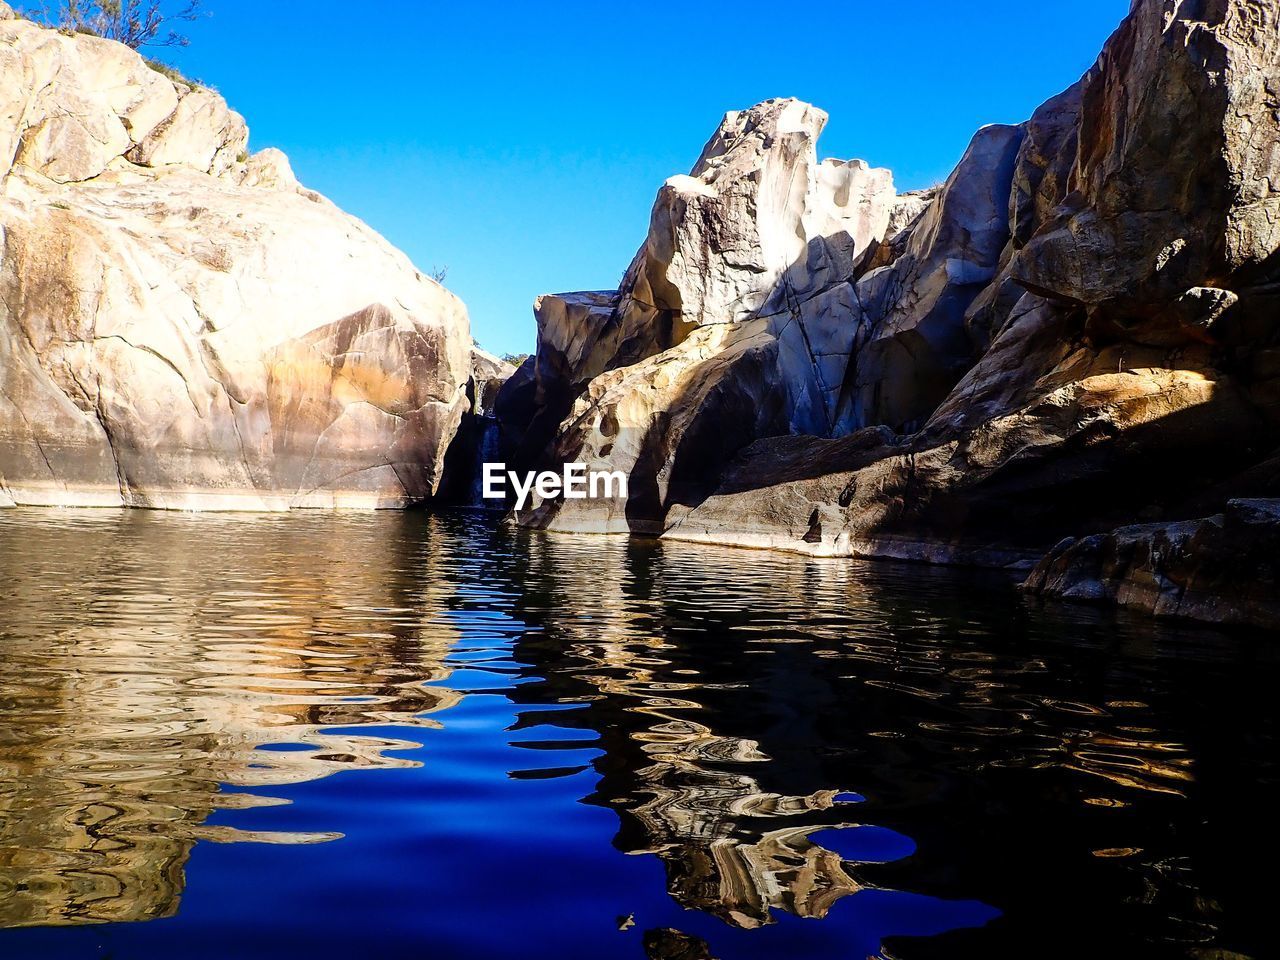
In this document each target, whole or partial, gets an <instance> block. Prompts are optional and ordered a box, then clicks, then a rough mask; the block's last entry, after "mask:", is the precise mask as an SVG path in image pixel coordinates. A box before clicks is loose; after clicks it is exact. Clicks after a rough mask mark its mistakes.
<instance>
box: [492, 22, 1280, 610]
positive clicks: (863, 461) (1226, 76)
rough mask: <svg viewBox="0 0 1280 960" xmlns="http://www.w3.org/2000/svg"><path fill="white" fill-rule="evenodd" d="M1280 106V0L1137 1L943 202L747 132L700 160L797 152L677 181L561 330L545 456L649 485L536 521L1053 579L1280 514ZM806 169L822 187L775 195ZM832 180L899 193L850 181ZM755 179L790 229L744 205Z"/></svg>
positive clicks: (762, 123) (981, 146)
mask: <svg viewBox="0 0 1280 960" xmlns="http://www.w3.org/2000/svg"><path fill="white" fill-rule="evenodd" d="M1278 91H1280V8H1277V7H1276V5H1274V4H1271V3H1226V2H1223V0H1194V2H1191V0H1188V2H1181V3H1174V2H1166V0H1136V2H1135V3H1134V4H1133V6H1132V9H1131V11H1130V14H1129V16H1128V17H1127V18H1126V20H1125V21H1124V22H1123V23H1122V24H1121V26H1120V27H1119V28H1118V30H1117V31H1116V33H1115V34H1114V35H1113V36H1112V37H1111V39H1110V40H1109V41H1108V42H1107V44H1106V46H1105V48H1104V50H1103V52H1102V54H1101V56H1100V58H1099V59H1098V61H1097V63H1096V65H1095V66H1094V67H1093V68H1091V69H1090V70H1089V71H1088V72H1087V73H1086V74H1085V76H1084V77H1083V78H1081V80H1080V81H1079V82H1078V83H1077V84H1075V85H1073V86H1072V87H1071V88H1070V89H1068V90H1066V91H1065V92H1063V93H1062V94H1061V95H1059V96H1057V97H1055V98H1053V99H1051V100H1050V101H1048V102H1047V103H1045V104H1044V105H1043V106H1042V107H1041V108H1040V109H1039V110H1037V111H1036V112H1035V114H1034V115H1033V116H1032V117H1031V118H1030V119H1029V120H1028V121H1027V122H1026V123H1023V124H1020V125H1017V126H994V127H986V128H983V129H982V130H980V131H979V132H978V133H977V135H976V136H975V137H974V140H973V142H972V143H971V144H970V147H969V149H968V151H967V153H966V154H965V157H964V158H963V159H962V161H961V162H960V164H959V165H958V167H957V168H956V170H955V172H954V173H953V174H952V175H951V177H950V178H948V180H947V182H946V183H945V184H943V185H942V186H941V187H940V188H937V189H935V190H932V191H928V192H924V193H916V194H904V195H902V196H901V197H898V196H895V195H894V194H893V192H892V189H891V187H889V181H888V177H887V175H886V174H883V173H882V172H879V171H869V170H866V169H865V168H861V167H860V166H859V165H856V164H854V165H839V164H836V165H832V166H831V167H830V168H829V167H828V166H827V165H819V164H817V163H816V162H815V160H814V158H813V157H812V156H811V155H810V154H808V153H807V152H804V151H797V150H796V148H795V143H794V140H793V139H791V138H790V137H789V135H788V134H787V133H786V131H791V130H792V129H793V128H794V127H795V126H796V125H799V126H801V127H804V124H803V123H799V122H798V121H799V118H803V117H806V116H812V115H813V113H812V112H811V109H810V108H806V107H803V106H802V105H790V106H788V107H786V108H785V110H781V111H780V110H779V108H778V105H777V104H778V103H779V102H777V101H775V102H770V103H769V104H763V105H761V106H760V107H757V108H753V110H751V111H746V112H745V114H736V115H735V114H731V115H730V116H729V117H727V118H726V122H725V124H724V125H722V128H721V131H720V132H718V133H717V136H716V137H715V138H713V140H712V143H711V145H710V146H709V147H708V154H710V155H715V154H716V151H717V149H720V148H719V147H717V146H716V145H717V144H724V143H731V144H737V143H739V140H738V139H735V138H740V139H741V141H742V142H746V143H751V142H752V141H751V138H750V136H746V135H744V134H743V133H742V131H748V130H753V129H757V130H758V129H762V128H765V127H766V126H767V125H768V124H770V123H772V124H774V125H777V126H778V127H779V130H778V133H777V134H774V133H766V134H765V136H764V137H763V139H761V140H759V141H758V142H757V144H756V145H755V146H754V147H752V148H750V149H754V150H755V152H754V153H751V152H749V150H748V148H746V147H738V146H730V147H728V148H727V153H726V154H724V156H729V157H730V159H729V160H721V169H722V171H723V173H724V174H726V175H727V174H732V176H728V177H721V178H714V177H713V178H710V179H709V178H708V173H707V170H706V169H703V168H702V166H701V165H702V164H703V163H704V162H705V159H706V156H707V155H708V154H704V160H703V161H700V166H699V167H695V171H694V176H693V177H692V178H675V179H674V181H669V182H668V184H667V186H665V187H664V188H663V192H662V193H660V195H659V200H658V203H657V204H656V206H655V212H654V217H653V220H652V223H651V225H650V233H649V237H648V239H647V240H646V243H645V246H644V248H643V249H642V251H641V253H640V254H639V255H638V256H637V259H636V261H635V262H634V263H633V264H632V267H631V269H630V270H629V271H628V272H627V275H626V279H624V282H623V285H622V288H621V289H620V291H619V292H618V294H617V300H616V302H614V301H612V300H609V299H608V298H605V297H603V296H602V298H601V301H600V303H599V306H598V308H597V312H596V314H595V315H594V318H593V320H592V321H591V323H589V324H586V325H581V326H580V325H577V324H575V323H574V321H573V319H572V318H571V316H570V315H569V314H568V313H567V312H566V313H565V319H564V320H563V321H562V322H561V324H560V326H561V327H562V329H560V330H558V332H557V334H556V338H557V342H560V343H586V342H587V341H590V342H592V343H594V344H603V346H601V347H599V348H598V349H596V352H595V353H593V354H592V359H591V360H590V361H589V362H582V363H576V362H574V361H573V360H572V359H571V360H570V362H569V363H568V364H567V365H563V364H562V367H563V368H565V369H567V370H568V371H569V373H568V374H567V375H557V376H549V377H547V382H548V383H552V382H554V383H555V384H556V385H557V389H560V390H561V397H562V404H563V406H562V409H561V410H559V411H556V413H557V415H558V416H559V423H558V426H556V427H555V428H554V429H549V430H548V429H547V426H546V423H545V422H544V424H543V428H544V431H545V434H544V435H540V436H537V437H535V438H534V443H533V445H534V446H535V447H537V448H539V449H541V450H542V451H544V455H545V456H546V457H547V459H549V460H553V461H554V460H559V459H583V460H586V461H587V462H588V463H589V464H593V465H595V466H596V467H597V468H599V467H608V468H611V469H622V470H626V471H628V472H629V473H630V475H631V488H632V489H631V496H630V498H629V499H628V501H627V502H625V503H618V502H613V503H608V504H599V503H596V504H594V505H592V504H588V505H587V506H585V507H582V506H579V503H580V502H578V503H574V504H573V505H570V506H565V505H563V504H561V503H556V502H553V503H549V504H544V505H543V506H541V507H540V508H539V509H538V510H536V511H534V512H533V513H532V514H530V515H528V516H522V517H521V518H520V519H521V520H522V521H523V522H527V523H532V524H535V525H546V526H553V527H557V526H558V527H569V528H572V529H583V530H591V529H594V530H626V529H630V530H642V531H647V532H655V533H660V534H661V535H662V536H665V537H669V538H677V539H693V540H706V541H715V542H724V543H736V544H741V545H746V546H767V547H773V548H782V549H790V550H798V551H804V552H809V553H815V554H826V555H847V554H857V555H869V556H885V555H888V556H899V557H909V558H913V559H922V560H934V561H948V562H974V563H984V564H999V565H1014V566H1025V567H1030V566H1031V565H1032V564H1033V563H1034V561H1035V559H1036V558H1038V557H1040V556H1042V555H1043V554H1044V552H1045V550H1047V549H1048V548H1049V547H1050V546H1051V545H1052V544H1054V543H1056V542H1058V541H1060V540H1061V539H1062V538H1064V537H1068V536H1070V537H1077V538H1085V539H1084V540H1082V541H1081V542H1086V543H1092V542H1093V541H1092V540H1089V539H1088V538H1090V537H1093V536H1095V535H1107V536H1113V537H1115V538H1119V540H1123V541H1124V542H1126V543H1128V542H1130V541H1131V540H1132V537H1133V536H1134V535H1132V534H1131V533H1126V534H1124V535H1123V536H1122V535H1121V533H1120V532H1117V533H1115V534H1109V533H1108V531H1111V530H1112V529H1114V528H1117V527H1125V528H1126V529H1131V527H1130V525H1132V524H1133V523H1135V522H1142V523H1148V524H1157V525H1162V526H1161V529H1169V530H1173V529H1175V528H1178V527H1177V525H1178V524H1181V523H1185V522H1191V521H1196V518H1202V517H1205V516H1208V515H1211V514H1218V513H1222V514H1223V515H1224V516H1230V510H1228V509H1227V503H1228V501H1229V500H1240V499H1249V498H1252V499H1253V500H1254V501H1256V500H1257V498H1260V497H1261V498H1268V497H1276V496H1278V495H1280V456H1277V454H1278V453H1280V325H1277V323H1276V318H1277V317H1280V252H1278V251H1280V99H1277V98H1278V97H1280V94H1278ZM743 116H746V117H748V118H754V119H753V120H750V121H748V122H746V123H743V122H742V120H741V118H742V117H743ZM784 116H785V117H787V118H789V120H788V122H786V123H783V117H784ZM806 129H808V128H806ZM813 135H816V130H814V131H813ZM809 139H812V137H810V138H809ZM739 150H743V151H748V152H736V151H739ZM766 158H767V159H766ZM788 167H789V169H791V170H793V171H794V175H793V176H792V177H790V178H787V179H786V182H787V183H788V184H799V183H801V182H803V189H801V188H800V187H799V186H793V188H792V189H791V191H790V192H788V191H785V190H781V189H777V188H773V187H772V186H771V188H770V189H764V185H774V184H776V183H778V182H779V181H778V180H777V179H776V178H775V177H774V176H772V175H771V174H770V172H771V171H774V172H776V171H777V170H779V169H783V168H788ZM827 169H833V170H845V171H849V173H848V176H849V177H850V178H851V182H860V183H863V184H864V185H865V184H869V183H871V182H875V183H877V184H881V186H879V187H876V188H872V187H870V186H864V187H863V188H861V190H860V191H859V189H854V188H852V187H851V188H850V189H847V190H845V189H843V188H837V189H835V190H834V191H831V192H830V193H827V192H824V188H823V187H822V186H821V184H822V183H823V173H822V171H824V170H827ZM855 170H861V173H860V174H856V175H855V174H854V173H853V171H855ZM731 183H738V184H739V185H738V186H736V187H731V186H730V184H731ZM754 189H759V190H760V191H761V193H760V196H761V197H763V198H764V199H761V200H759V201H758V202H757V201H752V202H750V203H747V204H746V206H745V209H753V210H768V211H769V215H770V217H771V219H772V220H773V221H774V222H775V223H777V224H779V225H783V227H780V228H779V229H778V230H777V231H776V232H775V233H773V234H771V233H770V231H767V230H766V231H760V230H756V231H755V232H754V233H753V232H752V230H751V229H748V228H747V226H745V225H744V224H749V223H750V222H751V221H750V218H744V217H742V216H741V215H740V214H739V213H738V212H737V211H739V210H740V209H742V208H743V207H742V206H741V205H740V204H739V203H738V200H737V198H738V197H739V196H740V195H742V194H746V195H748V196H751V195H752V194H751V191H752V190H754ZM855 194H856V195H858V196H860V197H861V199H860V200H859V201H858V202H857V203H850V202H846V201H847V198H851V197H853V196H854V195H855ZM779 198H784V199H783V200H781V201H780V200H779ZM779 203H781V204H782V207H784V208H785V209H780V208H779ZM833 205H834V206H835V207H836V208H838V209H840V210H843V211H844V215H843V219H841V218H840V217H837V218H836V221H835V222H838V223H839V227H838V228H834V229H833V227H832V223H833V221H832V220H831V219H829V218H823V217H822V216H817V215H815V211H816V210H819V209H822V210H830V209H832V206H833ZM854 209H857V210H858V211H860V213H859V214H858V215H857V216H853V215H852V213H851V211H852V210H854ZM688 211H693V212H695V213H696V218H695V223H696V225H697V226H696V228H694V229H685V228H684V227H683V226H682V225H683V223H684V221H683V220H682V219H681V214H682V213H686V212H688ZM820 224H824V225H820ZM786 225H791V226H792V227H793V229H792V233H794V234H795V235H796V236H797V237H798V238H802V241H803V249H804V254H803V255H797V253H796V248H795V247H794V246H792V247H790V248H788V253H787V256H789V257H790V260H789V262H787V263H786V264H785V265H778V259H777V258H773V259H771V257H770V253H769V251H770V250H771V249H772V248H771V247H770V246H769V244H768V243H767V242H765V241H764V240H762V239H760V238H761V237H763V236H770V235H776V236H781V235H782V234H783V233H784V232H786V231H785V229H784V227H785V226H786ZM795 225H799V226H798V227H796V226H795ZM782 259H786V257H785V256H784V257H783V258H782ZM686 264H692V265H695V266H696V269H693V270H691V271H690V270H684V269H683V266H684V265H686ZM740 264H743V265H747V270H748V273H750V274H752V275H753V276H755V277H758V278H759V279H760V281H761V282H760V284H759V285H753V284H752V282H751V281H750V280H749V279H748V278H744V277H740V276H739V275H738V274H737V273H736V272H735V271H736V269H737V266H738V265H740ZM654 265H656V266H657V267H658V270H657V274H656V275H657V276H658V277H661V278H665V279H667V280H669V281H670V285H671V287H674V288H676V290H677V291H678V295H673V294H672V293H671V292H670V290H669V289H668V287H665V286H663V283H662V282H655V281H654V280H653V279H650V277H651V269H652V267H653V266H654ZM691 278H699V279H700V281H701V285H693V286H691V283H692V279H691ZM766 288H767V289H766ZM637 302H639V303H641V304H642V305H643V310H648V312H647V313H644V312H643V310H642V308H641V307H638V306H635V304H636V303H637ZM624 317H625V318H626V320H627V324H626V326H625V327H624V326H623V325H622V319H623V318H624ZM565 327H567V328H570V329H563V328H565ZM588 328H589V329H588ZM610 337H612V338H613V339H610ZM637 345H642V347H640V348H637ZM593 349H595V348H593ZM543 352H544V347H543V340H542V339H541V338H540V341H539V357H538V359H537V360H536V361H534V362H533V363H532V364H531V365H530V373H531V375H530V376H529V378H528V380H527V381H526V382H527V383H536V382H537V380H538V377H537V373H538V372H539V367H540V364H542V362H543V359H542V354H543ZM587 352H588V353H590V352H591V351H587ZM514 383H515V380H513V384H514ZM545 392H546V390H545V388H544V393H545ZM512 396H514V392H513V394H512ZM568 397H572V398H573V401H572V404H570V403H569V402H568V400H567V399H566V398H568ZM499 406H500V407H501V401H500V404H499ZM545 409H549V408H544V410H545ZM514 432H518V427H515V426H513V433H514ZM521 436H522V437H523V438H526V439H527V438H528V437H530V436H532V435H531V434H529V433H525V434H522V435H521ZM1224 511H1225V512H1224ZM1206 523H1210V524H1211V522H1210V521H1197V524H1198V526H1197V529H1199V528H1201V527H1203V525H1204V524H1206ZM1178 529H1180V528H1178ZM1206 529H1207V528H1206ZM1143 536H1146V535H1145V534H1144V535H1143ZM1205 536H1207V534H1206V535H1205ZM1201 539H1202V540H1203V539H1204V537H1201ZM1117 542H1119V541H1117ZM1199 542H1200V541H1197V543H1199ZM1083 549H1084V548H1081V550H1083ZM1126 549H1127V548H1126ZM1197 549H1198V548H1197ZM1076 555H1079V551H1077V553H1076V554H1073V556H1076ZM1119 562H1120V561H1117V563H1119ZM1128 562H1129V561H1123V563H1128ZM1134 562H1135V563H1139V561H1134ZM1142 562H1145V561H1142ZM1122 565H1123V564H1122ZM1139 565H1140V563H1139ZM1108 576H1112V575H1111V574H1108ZM1117 576H1118V575H1117ZM1112 578H1113V579H1114V577H1112ZM1200 582H1204V581H1202V580H1201V581H1197V583H1200ZM1196 589H1197V590H1199V589H1200V588H1199V587H1197V588H1196ZM1206 589H1217V588H1216V587H1213V588H1206ZM1049 592H1053V591H1049ZM1059 592H1061V591H1059ZM1193 592H1195V591H1193ZM1201 592H1203V591H1201ZM1104 593H1106V591H1103V593H1100V594H1099V595H1100V596H1101V595H1103V594H1104ZM1112 594H1113V595H1114V594H1115V592H1114V591H1112ZM1175 606H1176V607H1177V609H1178V610H1179V612H1180V613H1181V614H1182V615H1206V616H1213V615H1214V614H1212V609H1213V608H1212V607H1211V606H1210V605H1207V604H1206V603H1204V602H1201V601H1200V600H1195V601H1193V602H1185V601H1184V602H1180V603H1179V604H1176V605H1175ZM1168 607H1169V604H1168V603H1167V602H1163V601H1162V609H1164V608H1168ZM1249 609H1254V610H1256V609H1258V607H1257V605H1256V604H1254V605H1253V606H1252V607H1250V608H1249ZM1251 616H1252V614H1249V615H1246V616H1245V619H1248V618H1249V617H1251ZM1223 618H1227V619H1229V618H1228V617H1226V616H1225V615H1224V616H1223Z"/></svg>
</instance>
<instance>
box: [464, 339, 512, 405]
mask: <svg viewBox="0 0 1280 960" xmlns="http://www.w3.org/2000/svg"><path fill="white" fill-rule="evenodd" d="M515 372H516V368H515V367H514V366H512V365H511V364H509V363H507V361H505V360H503V359H502V358H500V357H495V356H494V355H493V354H492V353H489V352H488V351H487V350H481V349H480V348H479V347H476V346H473V347H472V348H471V377H470V378H469V380H468V383H467V395H468V397H469V399H470V401H471V413H473V414H475V415H476V416H489V415H491V414H492V413H493V405H494V402H495V401H496V400H497V398H498V391H499V390H501V389H502V385H503V384H504V383H506V382H507V381H508V380H509V379H511V375H512V374H513V373H515Z"/></svg>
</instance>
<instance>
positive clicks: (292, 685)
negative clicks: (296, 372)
mask: <svg viewBox="0 0 1280 960" xmlns="http://www.w3.org/2000/svg"><path fill="white" fill-rule="evenodd" d="M419 522H420V521H419V520H417V519H415V518H411V517H409V518H396V519H391V518H379V519H378V520H377V521H372V520H364V521H363V522H361V521H360V520H348V521H343V520H339V519H335V518H333V517H325V518H316V520H314V521H309V520H308V519H305V518H272V519H264V518H260V517H259V518H250V519H242V518H217V517H200V518H191V519H189V520H186V521H183V520H179V519H176V518H174V517H172V516H167V517H163V518H154V517H151V516H149V515H146V514H131V515H121V514H116V513H114V512H113V513H111V514H97V515H93V516H79V515H72V516H71V517H60V516H58V515H51V514H40V515H36V514H27V513H25V512H23V513H22V514H19V515H18V516H14V515H12V514H6V515H5V517H4V518H3V519H2V520H0V582H3V583H4V584H5V588H4V599H3V603H0V640H2V641H3V644H2V645H0V925H3V926H19V925H29V924H68V923H70V924H75V923H94V922H105V921H120V920H142V919H150V918H154V917H162V916H168V915H171V914H172V913H174V912H175V911H176V909H177V906H178V897H179V895H180V893H181V891H182V888H183V866H184V864H185V861H186V858H187V854H188V852H189V851H190V849H191V847H192V845H193V843H194V842H195V841H196V840H201V839H207V840H216V841H234V840H259V841H268V842H275V843H299V842H302V843H305V842H313V841H317V840H324V839H328V838H329V836H330V835H325V834H318V835H313V834H299V833H289V834H262V833H248V832H243V831H237V830H234V829H232V828H229V827H225V826H216V825H205V824H204V820H205V819H206V818H207V817H208V815H209V813H210V812H211V811H213V810H217V809H226V808H235V807H244V806H253V805H262V804H271V803H275V802H279V801H275V800H272V799H271V798H269V797H263V796H258V795H251V794H245V793H238V792H236V791H235V790H234V787H237V786H240V787H269V786H272V785H277V784H284V783H295V782H301V781H306V780H312V779H315V778H317V777H323V776H327V775H328V774H330V773H333V772H336V771H338V770H343V769H350V768H351V767H362V768H364V767H388V766H405V765H410V764H413V763H414V761H412V760H407V759H404V758H400V757H394V756H389V755H387V753H386V751H387V750H388V749H404V748H406V747H412V746H416V744H412V743H406V742H400V741H394V740H388V739H386V738H384V737H378V736H368V735H361V734H359V733H352V732H342V733H333V732H325V731H324V730H323V729H322V728H327V727H334V726H342V727H358V726H360V725H362V724H363V725H368V724H371V723H384V722H394V723H396V724H400V725H406V724H414V723H417V724H430V723H432V722H433V721H431V720H430V719H428V718H425V717H421V716H419V715H420V714H422V713H429V712H431V711H436V710H440V709H443V708H446V707H449V706H451V705H452V704H453V703H454V702H456V699H457V697H458V695H457V694H455V693H453V692H452V691H449V690H447V689H443V688H439V687H432V688H424V687H423V686H421V684H422V682H423V681H425V680H431V679H443V678H444V677H446V676H447V675H448V670H447V669H446V668H445V667H444V666H443V660H444V657H445V655H446V654H447V652H448V650H449V648H450V646H451V644H452V643H453V640H454V633H453V631H452V630H451V629H450V628H449V627H448V626H447V624H446V621H445V620H444V619H443V618H440V617H433V616H432V615H433V613H436V612H437V608H438V604H437V594H438V591H439V590H440V589H442V588H440V587H436V586H433V583H443V582H444V580H443V578H439V577H437V576H436V574H437V573H438V567H439V566H440V563H441V558H440V557H439V556H438V555H436V554H435V553H434V552H433V549H432V547H431V538H430V537H424V536H422V530H421V527H420V526H417V525H415V524H418V523H419ZM397 524H399V526H397ZM299 540H301V542H299ZM19 542H20V544H21V549H16V547H17V545H18V544H19ZM197 543H198V544H200V545H201V547H202V549H200V550H199V551H195V550H193V549H192V545H193V544H197ZM49 565H56V566H57V567H58V568H60V572H61V574H62V575H63V576H64V577H65V578H67V580H68V582H73V583H76V587H75V589H74V590H72V589H70V588H69V589H68V593H67V596H66V597H60V596H57V595H54V596H50V595H49V594H48V593H45V592H42V591H44V590H45V589H46V586H45V585H47V583H48V582H49V578H47V577H46V578H44V579H43V580H42V579H41V578H39V577H37V576H35V575H34V573H33V570H34V569H46V568H47V567H48V566H49ZM85 582H93V583H95V584H96V598H95V599H94V601H93V602H92V603H91V604H89V605H88V606H87V607H83V606H74V605H72V604H70V603H69V602H67V601H68V600H69V598H72V597H77V598H82V597H83V596H84V593H85V587H84V583H85ZM272 743H290V744H305V745H306V747H307V749H302V750H263V749H259V748H260V747H262V746H263V745H266V744H272ZM224 785H231V786H232V788H233V789H232V790H231V791H228V792H224V790H225V786H224Z"/></svg>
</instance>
